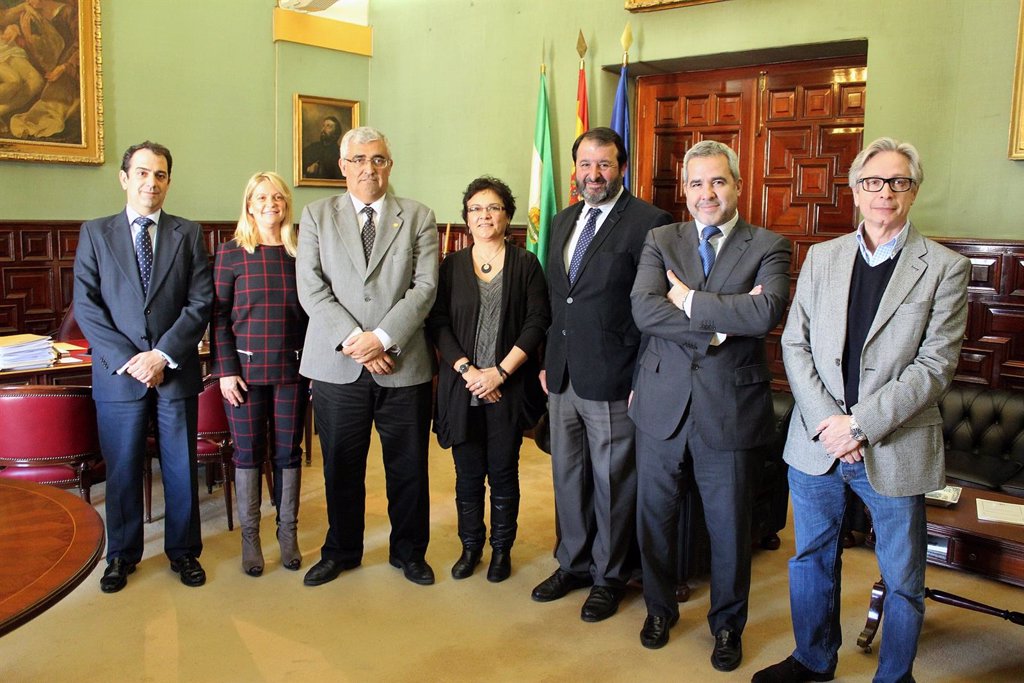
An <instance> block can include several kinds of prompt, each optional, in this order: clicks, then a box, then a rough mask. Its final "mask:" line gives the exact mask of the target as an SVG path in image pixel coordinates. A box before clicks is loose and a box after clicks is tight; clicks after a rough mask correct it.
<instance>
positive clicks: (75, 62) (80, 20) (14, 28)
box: [0, 0, 103, 164]
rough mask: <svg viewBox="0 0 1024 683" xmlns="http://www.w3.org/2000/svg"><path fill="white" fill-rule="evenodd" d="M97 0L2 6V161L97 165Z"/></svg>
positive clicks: (5, 2)
mask: <svg viewBox="0 0 1024 683" xmlns="http://www.w3.org/2000/svg"><path fill="white" fill-rule="evenodd" d="M100 63H101V60H100V6H99V0H0V160H3V159H10V160H18V161H40V162H47V163H72V164H102V163H103V106H102V101H101V97H102V91H103V86H102V81H101V76H100Z"/></svg>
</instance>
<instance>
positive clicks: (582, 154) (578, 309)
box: [533, 128, 672, 622]
mask: <svg viewBox="0 0 1024 683" xmlns="http://www.w3.org/2000/svg"><path fill="white" fill-rule="evenodd" d="M572 158H573V161H574V162H575V163H576V185H577V187H579V188H580V192H581V193H582V195H583V199H584V201H582V202H580V203H578V204H576V205H575V206H571V207H569V208H567V209H565V210H564V211H561V212H560V213H558V214H557V215H556V216H555V217H554V219H553V220H552V223H551V242H550V252H549V255H548V264H547V274H548V289H549V291H550V295H551V328H550V330H549V331H548V341H547V352H546V358H545V372H544V373H542V381H544V382H545V385H544V386H545V389H546V390H547V391H548V392H549V399H548V400H549V410H550V416H551V451H552V455H551V467H552V474H553V479H554V486H555V509H556V510H557V512H558V526H559V532H560V538H559V543H558V550H557V552H556V555H557V558H558V569H557V570H556V571H555V573H554V574H552V575H551V576H550V577H548V578H547V579H545V580H544V581H543V582H542V583H541V584H540V585H538V586H537V587H536V588H535V589H534V590H533V599H534V600H537V601H538V602H548V601H551V600H557V599H559V598H562V597H564V596H565V595H566V594H567V593H569V591H572V590H574V589H577V588H582V587H584V586H589V585H591V584H593V588H592V589H591V591H590V595H589V596H588V597H587V600H586V602H585V603H584V604H583V608H582V610H581V612H580V618H581V619H583V621H588V622H594V621H601V620H602V619H606V618H608V617H610V616H612V615H613V614H614V613H615V611H616V610H617V609H618V606H619V601H620V600H621V599H622V593H623V589H624V588H625V585H626V582H627V581H628V580H629V579H630V574H631V572H632V569H633V566H631V563H630V562H629V561H628V560H627V556H628V555H629V554H630V549H631V548H632V547H633V546H634V544H635V538H636V533H635V529H636V462H635V456H634V450H633V438H634V432H633V423H632V422H630V420H629V417H628V416H627V415H626V401H627V399H628V398H629V389H630V383H631V381H632V377H633V365H634V363H635V361H636V357H637V351H638V349H639V348H640V332H639V331H638V330H637V328H636V325H634V324H633V316H632V314H631V313H630V302H629V292H630V289H631V288H632V286H633V278H634V276H635V275H636V267H637V263H638V262H639V260H640V251H641V249H642V247H643V243H644V236H645V235H646V234H647V231H648V230H650V229H651V228H653V227H655V226H658V225H664V224H666V223H668V222H670V221H671V220H672V216H671V215H670V214H669V213H667V212H665V211H662V210H661V209H658V208H657V207H655V206H652V205H650V204H648V203H647V202H645V201H642V200H640V199H637V198H636V197H633V196H632V195H631V194H630V193H629V191H628V190H626V189H624V188H623V186H622V178H623V175H624V174H625V173H626V164H627V155H626V147H625V145H624V144H623V142H622V138H621V137H619V135H618V133H616V132H615V131H613V130H611V129H610V128H595V129H593V130H590V131H587V132H586V133H584V134H583V135H581V136H579V138H577V139H576V143H575V144H574V145H573V148H572ZM633 564H635V563H633Z"/></svg>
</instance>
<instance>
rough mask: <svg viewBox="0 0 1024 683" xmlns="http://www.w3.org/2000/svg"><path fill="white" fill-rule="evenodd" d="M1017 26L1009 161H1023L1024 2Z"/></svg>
mask: <svg viewBox="0 0 1024 683" xmlns="http://www.w3.org/2000/svg"><path fill="white" fill-rule="evenodd" d="M1017 21H1018V26H1017V62H1016V65H1015V66H1014V69H1013V102H1012V104H1011V106H1010V149H1009V157H1010V159H1015V160H1017V161H1024V0H1021V2H1020V13H1019V15H1018V19H1017Z"/></svg>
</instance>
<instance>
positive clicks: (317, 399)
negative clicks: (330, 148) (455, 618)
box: [296, 127, 438, 586]
mask: <svg viewBox="0 0 1024 683" xmlns="http://www.w3.org/2000/svg"><path fill="white" fill-rule="evenodd" d="M339 165H340V168H341V172H342V174H343V175H344V176H345V178H346V180H347V183H348V192H347V193H344V194H341V195H338V196H335V197H329V198H327V199H321V200H318V201H315V202H313V203H312V204H310V205H308V206H307V207H306V208H305V209H304V210H303V212H302V218H301V220H300V223H299V226H300V230H299V252H298V257H297V267H296V271H297V278H298V289H299V301H300V302H301V303H302V306H303V308H305V309H306V312H307V313H308V314H309V328H308V329H307V332H306V342H305V346H304V348H303V355H302V364H301V366H300V372H301V373H302V374H303V375H304V376H306V377H309V378H310V379H312V380H313V385H312V386H313V409H314V415H315V418H316V427H317V431H318V432H319V435H320V446H321V450H322V451H323V457H324V488H325V493H326V497H327V520H328V530H327V538H326V540H325V541H324V545H323V548H322V549H321V552H320V555H321V559H320V561H319V562H317V563H316V564H315V565H313V567H312V568H310V570H309V572H307V573H306V576H305V579H304V583H305V584H306V585H307V586H319V585H321V584H324V583H327V582H329V581H333V580H334V579H336V578H337V577H338V575H339V574H340V573H341V572H342V571H344V570H346V569H352V568H354V567H357V566H359V564H360V563H361V562H362V557H363V530H364V526H365V511H366V458H367V453H368V451H369V447H370V430H371V428H372V427H374V426H376V428H377V433H378V435H379V436H380V443H381V450H382V453H383V461H384V472H385V478H386V481H387V496H388V517H389V518H390V520H391V537H390V552H389V561H390V563H391V564H392V565H393V566H394V567H396V568H399V569H401V570H402V571H403V573H404V574H405V578H407V579H408V580H410V581H412V582H413V583H418V584H421V585H429V584H432V583H433V582H434V572H433V570H432V569H431V568H430V565H429V564H427V562H426V551H427V542H428V541H429V538H430V500H429V494H428V489H427V448H428V437H429V428H430V412H431V380H432V378H433V373H434V370H433V367H434V366H433V363H434V357H433V354H432V352H431V351H430V350H429V347H428V345H427V340H426V334H425V331H424V321H425V319H426V317H427V314H428V313H429V312H430V307H431V306H432V305H433V303H434V296H435V293H436V289H437V268H438V253H437V225H436V223H435V220H434V213H433V212H432V211H431V210H430V209H428V208H427V207H426V206H424V205H422V204H420V203H419V202H415V201H413V200H411V199H402V198H399V197H395V196H394V195H392V194H389V193H388V191H387V190H388V179H389V177H390V175H391V168H392V166H393V162H392V157H391V147H390V145H389V144H388V141H387V138H385V137H384V134H383V133H381V132H380V131H378V130H376V129H373V128H369V127H361V128H353V129H352V130H350V131H348V132H347V133H345V136H344V137H343V138H342V139H341V158H340V160H339Z"/></svg>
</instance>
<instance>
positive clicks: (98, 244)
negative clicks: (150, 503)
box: [74, 141, 213, 593]
mask: <svg viewBox="0 0 1024 683" xmlns="http://www.w3.org/2000/svg"><path fill="white" fill-rule="evenodd" d="M120 179H121V187H122V188H124V190H125V192H126V194H127V207H126V208H125V210H124V211H122V212H121V213H118V214H115V215H113V216H108V217H106V218H98V219H96V220H93V221H89V222H87V223H85V224H84V225H83V226H82V231H81V233H80V235H79V239H78V251H77V253H76V255H75V297H74V302H75V316H76V317H77V319H78V323H79V325H81V328H82V332H83V333H84V334H85V337H86V339H87V340H88V341H89V346H90V347H91V353H92V384H93V398H94V399H95V400H96V414H97V422H98V424H99V432H100V447H101V448H102V449H103V457H104V459H105V460H106V464H107V490H106V511H107V562H108V564H107V569H106V571H104V572H103V578H102V579H100V588H101V589H102V590H103V592H105V593H114V592H117V591H119V590H121V589H122V588H124V587H125V585H126V583H127V581H128V575H129V574H131V573H132V572H133V571H135V565H136V564H138V562H139V561H140V560H141V559H142V547H143V537H142V469H143V459H144V458H145V457H147V456H146V435H147V434H148V433H149V428H150V424H153V425H155V427H156V433H157V436H158V437H159V443H160V471H161V476H162V479H163V486H164V496H165V500H166V517H165V529H164V551H165V552H166V553H167V557H168V558H170V560H171V569H173V570H174V571H175V572H177V573H178V574H179V575H180V577H181V582H182V583H184V584H185V585H186V586H201V585H203V583H205V582H206V573H205V572H204V571H203V568H202V566H201V565H200V564H199V555H200V553H201V552H202V550H203V542H202V538H201V537H200V529H199V499H198V495H197V493H196V429H197V420H198V405H199V404H198V395H199V392H200V391H202V377H201V373H200V367H199V351H198V346H199V342H200V340H202V337H203V332H204V331H205V330H206V324H207V322H209V319H210V309H211V307H212V304H213V281H212V279H211V276H210V261H209V257H208V256H207V253H206V247H205V246H204V242H203V231H202V228H201V227H200V226H199V225H198V224H196V223H193V222H192V221H188V220H185V219H184V218H179V217H177V216H172V215H170V214H169V213H165V212H164V211H163V210H162V208H163V204H164V199H165V198H166V196H167V189H168V187H169V185H170V183H171V153H170V151H169V150H168V149H167V148H166V147H164V146H162V145H158V144H156V143H153V142H148V141H147V142H143V143H141V144H138V145H133V146H131V147H129V148H128V150H127V151H126V152H125V153H124V157H123V159H122V161H121V172H120Z"/></svg>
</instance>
